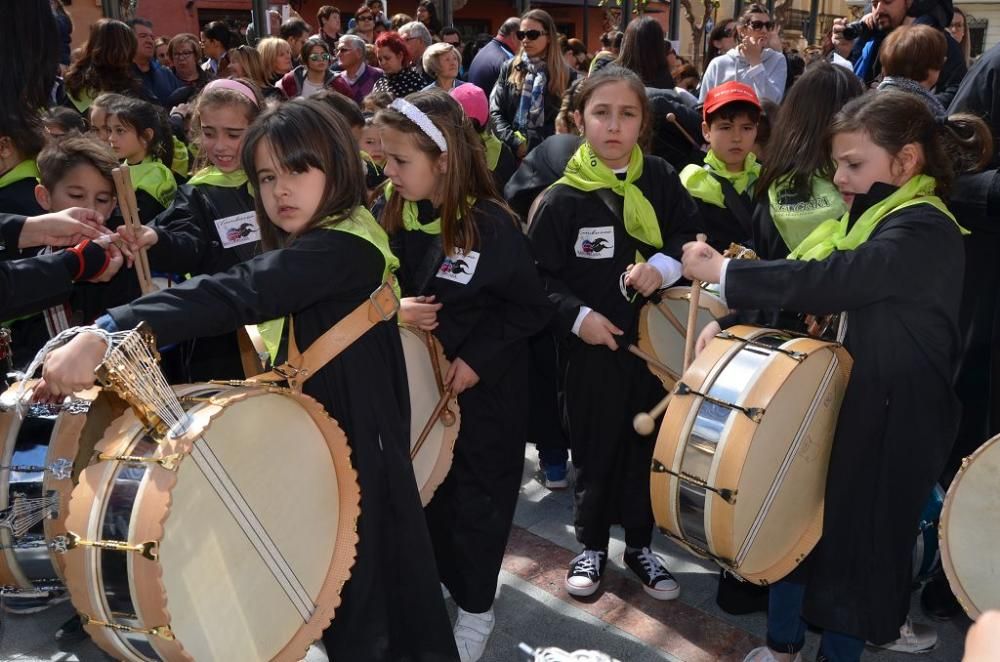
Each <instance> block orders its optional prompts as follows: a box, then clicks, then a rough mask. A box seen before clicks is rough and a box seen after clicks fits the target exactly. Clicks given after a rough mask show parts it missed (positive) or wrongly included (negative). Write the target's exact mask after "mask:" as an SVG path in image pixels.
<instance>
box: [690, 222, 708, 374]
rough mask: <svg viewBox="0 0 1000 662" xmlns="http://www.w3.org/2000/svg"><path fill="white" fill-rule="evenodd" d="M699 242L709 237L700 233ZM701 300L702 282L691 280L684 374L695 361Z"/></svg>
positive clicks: (695, 279)
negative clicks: (695, 342)
mask: <svg viewBox="0 0 1000 662" xmlns="http://www.w3.org/2000/svg"><path fill="white" fill-rule="evenodd" d="M697 239H698V241H701V242H704V241H705V240H706V239H708V237H706V236H705V235H704V234H702V233H700V232H699V233H698V237H697ZM700 298H701V281H700V280H698V279H697V278H692V279H691V307H690V308H688V325H687V337H686V338H685V339H684V372H687V369H688V367H689V366H690V365H691V361H693V360H694V341H695V340H696V339H697V337H698V336H697V333H698V329H697V327H698V300H699V299H700Z"/></svg>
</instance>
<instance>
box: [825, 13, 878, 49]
mask: <svg viewBox="0 0 1000 662" xmlns="http://www.w3.org/2000/svg"><path fill="white" fill-rule="evenodd" d="M870 17H871V14H868V15H866V16H865V18H866V19H868V18H870ZM846 27H847V19H846V18H835V19H833V36H832V37H831V41H832V42H833V48H834V50H835V51H837V54H838V55H840V56H841V57H847V56H848V55H850V54H851V50H853V49H854V40H853V39H846V38H845V37H844V28H846Z"/></svg>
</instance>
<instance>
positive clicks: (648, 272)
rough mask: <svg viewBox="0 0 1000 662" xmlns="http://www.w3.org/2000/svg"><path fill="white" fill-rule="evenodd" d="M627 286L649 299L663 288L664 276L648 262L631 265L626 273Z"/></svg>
mask: <svg viewBox="0 0 1000 662" xmlns="http://www.w3.org/2000/svg"><path fill="white" fill-rule="evenodd" d="M625 285H626V286H627V287H631V288H632V289H633V290H635V291H636V292H638V293H639V294H641V295H642V296H644V297H648V296H649V295H650V294H652V293H653V292H655V291H656V290H658V289H660V287H662V286H663V274H661V273H660V272H659V270H658V269H657V268H656V267H654V266H652V265H650V264H648V263H646V262H642V263H640V264H630V265H629V266H628V270H627V271H626V276H625Z"/></svg>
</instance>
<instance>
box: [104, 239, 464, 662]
mask: <svg viewBox="0 0 1000 662" xmlns="http://www.w3.org/2000/svg"><path fill="white" fill-rule="evenodd" d="M383 269H384V259H383V257H382V255H381V253H379V252H378V250H377V249H376V248H375V247H374V246H372V245H371V244H370V243H369V242H367V241H365V240H363V239H360V238H358V237H355V236H354V235H350V234H348V233H345V232H338V231H331V230H314V231H312V232H309V233H306V234H305V235H303V236H302V237H300V238H299V239H298V240H297V241H295V242H294V243H293V244H292V245H291V246H289V247H287V248H284V249H281V250H276V251H270V252H268V253H265V254H263V255H260V256H258V257H256V258H253V259H252V260H250V261H248V262H244V263H242V264H239V265H236V266H234V267H233V268H232V269H230V270H229V271H226V272H225V273H221V274H216V275H215V276H199V277H196V278H193V279H191V280H189V281H186V282H184V283H182V284H180V285H178V286H176V287H173V288H170V289H168V290H164V291H162V292H157V293H155V294H151V295H149V296H146V297H143V298H142V299H139V300H138V301H136V302H134V303H133V304H131V305H129V306H123V307H121V308H116V309H114V310H112V311H110V314H111V316H112V317H113V318H114V319H115V321H116V323H117V324H118V326H119V327H120V328H131V327H134V326H135V325H136V324H138V323H139V322H140V321H147V322H149V323H150V325H151V326H152V328H153V330H154V331H155V332H156V334H157V336H158V340H159V341H160V342H164V343H173V342H179V341H181V340H184V339H188V338H194V337H197V336H206V335H208V336H211V335H219V334H221V333H226V332H229V331H232V330H233V329H235V328H236V327H237V326H238V325H242V324H250V323H257V322H262V321H264V320H267V319H273V318H277V317H281V316H284V315H288V314H292V315H293V317H294V322H295V339H296V342H297V343H298V347H300V348H302V349H304V348H306V347H308V346H309V345H311V344H312V343H313V341H315V340H316V339H317V338H318V337H319V336H320V335H321V334H322V333H324V332H325V331H326V330H327V329H329V328H330V327H332V326H333V325H334V324H335V323H337V322H338V321H339V320H340V319H341V318H342V317H343V316H344V315H346V314H347V313H349V312H350V311H351V310H353V309H354V308H355V307H357V306H358V305H359V304H360V303H361V302H363V301H365V300H366V299H367V297H368V296H369V295H370V294H371V292H372V291H374V290H375V289H376V288H377V287H378V286H379V284H380V282H381V280H382V272H383ZM303 390H304V392H305V393H306V394H308V395H310V396H312V397H314V398H316V399H317V400H318V401H319V402H320V403H322V404H323V406H324V407H325V408H326V410H327V411H328V412H330V414H331V415H332V416H333V417H335V418H336V419H337V420H338V421H339V423H340V426H341V427H342V428H343V429H344V432H345V433H346V434H347V439H348V442H349V443H350V446H351V460H352V462H353V464H354V467H355V469H356V470H357V472H358V481H359V483H360V486H361V518H360V520H359V522H358V534H359V538H360V541H359V545H358V556H357V561H356V562H355V565H354V567H353V569H352V572H351V579H350V580H349V581H348V582H347V584H346V585H345V587H344V590H343V593H342V596H343V604H342V606H341V607H340V608H339V609H338V610H337V614H336V618H335V620H334V623H333V625H332V626H331V627H330V628H328V629H327V631H326V632H325V633H324V643H325V644H326V648H327V651H328V653H329V655H330V658H331V659H334V660H373V661H384V662H397V661H400V660H421V661H423V660H434V661H436V660H454V659H457V655H456V651H455V642H454V637H453V635H452V632H451V627H450V624H449V621H448V615H447V612H446V611H445V607H444V601H443V599H442V596H441V589H440V586H439V585H438V579H437V571H436V568H435V564H434V557H433V554H432V551H431V545H430V540H429V537H428V534H427V529H426V526H425V523H424V518H423V513H422V512H421V508H420V497H419V494H418V493H417V487H416V483H415V481H414V478H413V469H412V466H411V464H410V456H409V442H410V435H409V399H408V390H407V386H406V376H405V364H404V361H403V356H402V347H401V345H400V341H399V333H398V331H397V328H396V323H395V321H391V322H388V323H383V324H379V325H377V326H376V327H375V328H373V329H372V330H370V331H369V332H368V333H366V334H365V335H364V336H362V337H361V338H360V339H358V340H357V341H356V342H355V343H354V344H352V345H351V346H350V347H348V348H347V349H346V350H344V352H343V353H341V354H340V355H339V356H338V357H337V358H335V359H334V360H333V361H332V362H330V363H329V364H328V365H326V366H325V367H323V368H322V369H321V370H319V371H318V372H317V373H316V374H315V375H314V376H313V377H312V379H310V380H309V381H308V382H306V384H305V386H304V388H303ZM276 441H279V442H283V441H284V442H290V441H293V440H282V439H281V438H280V435H278V436H277V437H276Z"/></svg>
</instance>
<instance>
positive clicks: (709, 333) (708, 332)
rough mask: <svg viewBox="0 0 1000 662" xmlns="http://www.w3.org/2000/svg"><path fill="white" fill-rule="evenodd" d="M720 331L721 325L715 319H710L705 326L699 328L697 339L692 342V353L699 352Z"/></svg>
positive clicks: (696, 353)
mask: <svg viewBox="0 0 1000 662" xmlns="http://www.w3.org/2000/svg"><path fill="white" fill-rule="evenodd" d="M720 333H722V327H721V326H719V323H718V322H716V321H711V322H709V323H708V324H706V325H705V328H704V329H702V330H701V333H699V334H698V340H697V341H695V344H694V355H695V356H698V355H699V354H701V350H703V349H705V347H706V346H707V345H708V343H710V342H711V341H712V338H714V337H715V336H717V335H719V334H720Z"/></svg>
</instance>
